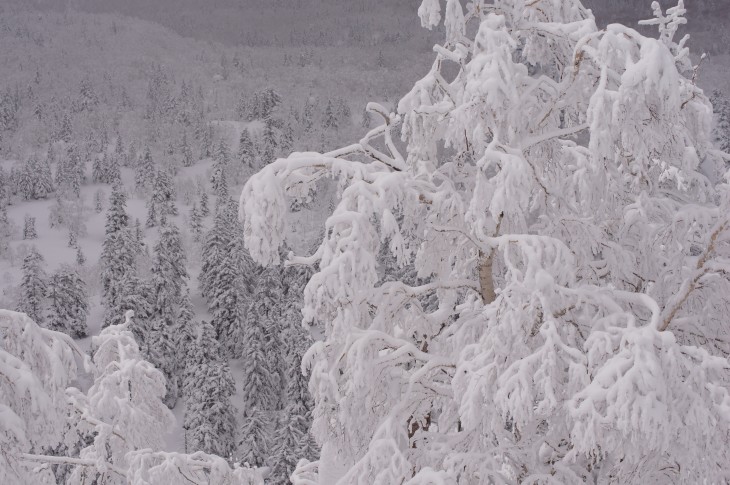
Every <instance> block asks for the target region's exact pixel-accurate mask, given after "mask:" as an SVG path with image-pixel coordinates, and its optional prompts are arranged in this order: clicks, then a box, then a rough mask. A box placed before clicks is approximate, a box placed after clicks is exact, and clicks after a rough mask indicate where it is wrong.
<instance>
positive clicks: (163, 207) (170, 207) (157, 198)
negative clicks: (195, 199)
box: [151, 170, 178, 216]
mask: <svg viewBox="0 0 730 485" xmlns="http://www.w3.org/2000/svg"><path fill="white" fill-rule="evenodd" d="M151 203H152V204H153V205H154V206H155V213H156V214H158V215H160V216H176V215H177V213H178V211H177V206H175V188H174V186H173V183H172V179H171V178H170V174H169V173H168V172H167V171H166V170H159V171H158V172H157V177H155V184H154V190H153V192H152V199H151Z"/></svg>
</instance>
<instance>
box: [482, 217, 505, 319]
mask: <svg viewBox="0 0 730 485" xmlns="http://www.w3.org/2000/svg"><path fill="white" fill-rule="evenodd" d="M503 217H504V214H500V215H499V221H497V228H496V229H495V230H494V237H497V236H499V229H500V228H501V227H502V218H503ZM496 252H497V251H496V249H495V248H492V249H491V250H490V251H489V253H488V254H487V253H485V252H484V251H482V250H479V286H480V288H481V294H482V302H484V304H485V305H489V304H490V303H492V302H493V301H494V300H495V299H496V298H497V294H496V293H495V292H494V272H493V271H492V266H493V265H494V254H495V253H496Z"/></svg>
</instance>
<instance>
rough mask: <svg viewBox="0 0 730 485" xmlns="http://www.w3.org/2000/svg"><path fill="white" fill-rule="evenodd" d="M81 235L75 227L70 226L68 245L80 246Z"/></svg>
mask: <svg viewBox="0 0 730 485" xmlns="http://www.w3.org/2000/svg"><path fill="white" fill-rule="evenodd" d="M78 239H79V235H78V232H77V231H76V229H75V228H73V227H69V228H68V247H70V248H75V247H78V243H79V241H78Z"/></svg>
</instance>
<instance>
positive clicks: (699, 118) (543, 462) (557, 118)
mask: <svg viewBox="0 0 730 485" xmlns="http://www.w3.org/2000/svg"><path fill="white" fill-rule="evenodd" d="M654 12H655V19H653V20H651V21H650V22H649V23H652V24H655V25H658V26H659V29H660V37H659V39H653V38H648V37H645V36H643V35H641V34H639V33H638V32H636V31H635V30H633V29H630V28H628V27H625V26H622V25H618V24H611V25H609V26H607V27H606V28H604V29H602V30H599V29H598V28H597V27H596V24H595V21H594V19H593V17H592V14H591V12H590V11H588V10H586V9H585V8H583V7H582V5H581V4H580V2H579V1H578V0H569V1H551V2H529V3H528V2H523V1H521V0H498V1H495V2H494V3H486V2H484V1H483V0H477V1H474V2H470V3H468V4H467V5H466V6H465V7H464V6H462V3H461V2H459V1H458V0H447V1H446V2H445V6H444V5H443V2H441V1H439V0H425V1H424V2H423V3H422V6H421V8H420V9H419V14H420V17H421V20H422V23H423V24H424V25H425V26H428V27H434V26H436V25H437V24H438V23H439V22H440V20H441V19H442V18H443V20H444V33H445V36H446V39H445V42H444V43H443V44H442V45H438V46H436V47H435V52H436V60H435V62H434V64H433V67H432V68H431V70H430V71H429V72H428V74H427V75H426V76H425V77H424V78H423V79H422V80H420V81H418V82H417V83H416V84H415V86H414V87H413V89H412V90H411V92H410V93H409V94H407V95H406V96H405V97H404V98H403V99H402V100H401V101H400V103H399V104H398V107H397V112H396V113H394V114H390V113H389V112H388V111H386V110H385V109H384V108H382V107H381V106H379V105H377V104H370V105H369V106H368V109H369V111H370V112H371V113H373V114H374V115H379V116H381V117H382V118H383V120H384V122H383V123H382V124H381V126H379V127H377V128H375V129H373V130H371V131H370V132H369V133H368V134H367V135H366V136H365V137H364V138H363V140H361V141H360V142H359V143H356V144H354V145H350V146H347V147H345V148H342V149H340V150H336V151H332V152H329V153H325V154H323V155H314V154H310V153H307V154H300V155H296V156H292V157H290V158H288V159H284V160H277V161H276V162H274V163H273V164H271V165H269V166H268V167H266V168H265V169H264V170H263V171H262V173H260V174H258V175H256V176H254V177H253V178H252V179H251V180H249V182H248V183H247V184H246V186H245V188H244V191H243V194H242V219H243V220H244V221H245V224H246V227H245V231H244V234H245V235H246V243H247V247H248V248H249V250H250V251H251V255H252V256H253V258H254V259H255V260H256V261H258V262H261V263H265V264H271V263H278V262H279V260H280V255H279V247H280V246H281V245H282V243H283V239H284V224H285V211H286V210H287V208H288V206H289V202H288V199H287V197H286V194H287V193H288V194H289V195H296V194H301V193H302V192H303V191H307V190H310V189H311V187H308V184H310V183H312V182H309V181H312V180H316V179H317V178H318V176H319V175H320V174H322V173H323V172H324V173H329V174H331V175H333V176H335V177H338V178H339V179H340V184H341V187H342V188H341V190H340V192H339V193H340V198H339V203H338V205H337V207H336V208H335V210H334V213H333V214H332V215H331V216H330V217H329V219H328V221H327V231H326V234H325V237H324V240H323V241H322V242H321V245H320V246H319V248H318V249H317V250H316V252H315V253H314V254H313V255H311V256H306V257H297V256H291V257H290V258H289V260H290V262H292V263H297V264H311V265H316V267H317V268H318V272H317V273H316V274H315V275H314V276H313V277H312V278H311V280H310V281H309V283H308V285H307V288H306V290H305V307H304V310H303V313H304V319H305V322H306V323H308V324H310V325H314V326H317V327H320V328H319V331H321V332H323V335H324V340H323V341H321V342H317V343H315V344H314V345H313V346H312V348H311V349H310V350H309V352H308V354H307V356H306V357H305V365H307V366H311V369H312V377H311V381H310V389H311V390H312V392H313V394H314V398H315V402H316V406H315V411H314V426H313V428H314V432H315V434H316V437H317V440H318V441H319V442H320V443H321V444H322V445H323V446H322V456H321V458H320V460H319V462H318V463H316V464H303V466H302V468H301V476H302V477H303V478H302V479H304V477H312V476H315V475H317V474H318V475H319V480H320V483H333V484H337V485H347V484H358V483H373V482H376V481H377V482H379V483H388V484H396V483H408V485H420V484H423V485H425V484H435V483H439V484H449V485H455V484H474V483H485V484H486V483H548V482H553V483H585V482H591V483H612V482H616V483H667V482H685V483H697V482H703V481H707V482H708V483H712V482H723V481H724V480H726V471H725V467H724V465H723V464H724V463H727V462H728V461H729V460H730V455H728V448H727V446H726V442H727V439H728V434H727V429H728V426H729V425H730V407H728V403H730V394H729V393H728V389H727V370H728V361H727V355H725V354H724V352H723V351H722V350H720V349H719V348H715V347H714V346H713V345H712V344H711V343H710V342H711V341H713V340H714V339H717V338H720V339H722V338H723V337H724V336H725V335H726V329H725V328H726V327H725V326H724V324H723V322H724V314H725V313H726V311H725V310H724V309H725V308H726V307H727V304H728V298H729V297H728V295H730V292H729V291H728V290H730V285H728V281H727V277H726V275H727V274H728V269H730V268H729V267H728V265H727V261H728V259H727V258H728V256H730V245H729V244H728V242H727V241H728V236H730V231H729V229H730V222H728V219H727V213H728V208H730V207H728V204H729V203H730V202H729V201H730V197H729V195H730V188H729V187H728V186H727V185H725V183H724V181H723V180H722V175H723V172H724V167H723V166H722V165H721V164H720V163H719V158H720V157H718V156H717V154H716V152H713V151H712V149H711V146H710V140H709V139H708V134H709V133H710V126H711V107H710V104H709V102H708V101H707V98H706V97H705V95H704V94H703V93H702V91H701V90H700V89H699V88H698V87H697V86H696V85H695V84H694V73H693V66H692V65H691V64H690V61H689V57H688V50H687V49H686V47H685V43H686V38H685V39H683V40H681V41H679V42H678V43H677V42H675V41H674V34H675V33H676V31H677V28H678V27H679V26H680V25H681V24H682V23H683V22H684V18H683V15H684V8H683V3H682V2H681V1H680V3H679V6H678V7H675V8H672V9H669V10H668V11H667V12H666V13H664V12H662V11H661V10H660V8H659V4H658V3H657V2H655V3H654ZM451 69H454V71H453V73H450V74H449V75H446V70H451ZM449 72H450V71H449ZM394 127H399V128H400V132H401V134H402V138H403V141H404V142H405V147H406V148H405V152H402V149H401V148H399V145H397V144H396V143H395V142H394V141H393V139H392V132H393V130H394ZM376 143H377V145H376ZM399 219H400V220H401V221H402V222H400V223H399V222H398V220H399ZM384 241H387V244H388V248H389V250H390V251H391V252H392V253H393V254H394V256H395V257H396V260H397V261H398V262H399V263H400V264H413V265H414V268H415V269H416V271H417V275H418V277H419V278H422V279H424V280H425V281H424V283H423V284H419V285H417V286H412V285H409V284H407V283H406V282H404V281H392V282H388V283H384V284H382V285H379V284H378V281H379V280H380V278H379V275H378V271H377V267H376V260H377V259H376V257H377V255H378V252H379V249H380V246H381V244H382V242H384ZM433 295H435V296H436V299H437V304H436V309H435V310H434V311H428V310H427V309H425V308H424V302H425V301H427V300H430V298H431V297H432V296H433ZM709 302H712V303H709ZM298 473H299V472H297V474H298ZM307 479H309V478H307ZM300 483H302V482H300ZM315 483H317V482H315Z"/></svg>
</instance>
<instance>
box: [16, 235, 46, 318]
mask: <svg viewBox="0 0 730 485" xmlns="http://www.w3.org/2000/svg"><path fill="white" fill-rule="evenodd" d="M44 264H45V259H44V258H43V256H42V255H41V254H40V253H39V252H38V250H37V249H36V247H35V246H31V248H30V249H29V250H28V254H26V255H25V257H24V258H23V266H22V268H21V270H22V274H23V275H22V279H21V280H20V297H19V299H18V311H19V312H23V313H25V314H26V315H28V316H29V317H30V318H31V319H32V320H33V321H34V322H36V323H38V324H41V325H42V324H43V323H44V322H45V318H44V312H45V296H46V288H47V284H48V282H47V280H46V272H45V271H44V269H43V265H44Z"/></svg>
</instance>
